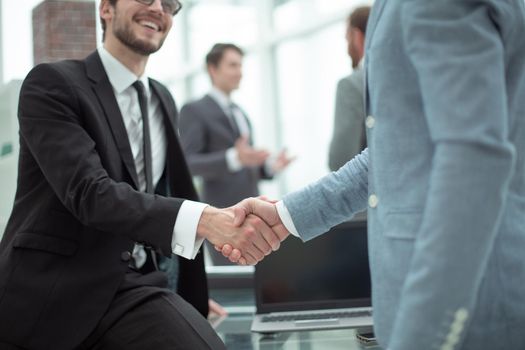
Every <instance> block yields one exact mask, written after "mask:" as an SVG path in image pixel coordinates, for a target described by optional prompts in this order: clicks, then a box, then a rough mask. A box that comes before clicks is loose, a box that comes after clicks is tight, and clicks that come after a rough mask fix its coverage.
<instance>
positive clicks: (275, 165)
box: [271, 148, 295, 174]
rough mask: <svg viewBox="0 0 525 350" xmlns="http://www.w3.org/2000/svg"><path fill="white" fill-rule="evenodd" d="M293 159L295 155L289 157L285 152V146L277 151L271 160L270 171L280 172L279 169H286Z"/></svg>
mask: <svg viewBox="0 0 525 350" xmlns="http://www.w3.org/2000/svg"><path fill="white" fill-rule="evenodd" d="M294 160H295V157H289V156H288V154H287V153H286V148H285V149H283V150H281V152H279V154H278V155H277V157H276V158H275V160H274V161H273V162H272V164H271V167H272V171H273V172H274V173H276V174H277V173H280V172H281V171H283V170H284V169H286V168H287V167H288V165H290V163H291V162H293V161H294Z"/></svg>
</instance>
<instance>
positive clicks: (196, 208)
mask: <svg viewBox="0 0 525 350" xmlns="http://www.w3.org/2000/svg"><path fill="white" fill-rule="evenodd" d="M207 206H208V204H205V203H200V202H194V201H190V200H186V201H184V202H182V205H181V206H180V209H179V213H178V214H177V219H176V220H175V227H174V228H173V236H172V238H171V249H172V251H173V254H177V255H180V256H182V257H184V258H186V259H195V256H196V255H197V252H198V251H199V248H200V247H201V245H202V242H204V238H202V237H197V226H198V225H199V221H200V219H201V215H202V212H203V210H204V208H206V207H207Z"/></svg>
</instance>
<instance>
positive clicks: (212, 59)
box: [206, 43, 244, 67]
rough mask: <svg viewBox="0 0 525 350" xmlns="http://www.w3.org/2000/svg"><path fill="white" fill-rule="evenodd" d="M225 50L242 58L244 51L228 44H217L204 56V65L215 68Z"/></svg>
mask: <svg viewBox="0 0 525 350" xmlns="http://www.w3.org/2000/svg"><path fill="white" fill-rule="evenodd" d="M226 50H235V51H237V52H238V53H239V55H241V56H244V51H242V49H241V48H240V47H238V46H237V45H234V44H230V43H217V44H215V45H213V47H212V48H211V50H210V52H208V54H207V55H206V65H208V66H215V67H217V66H218V65H219V63H220V62H221V60H222V57H223V56H224V52H225V51H226Z"/></svg>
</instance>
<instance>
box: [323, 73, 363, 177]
mask: <svg viewBox="0 0 525 350" xmlns="http://www.w3.org/2000/svg"><path fill="white" fill-rule="evenodd" d="M364 84H365V83H364V74H363V69H362V68H356V69H355V70H354V71H353V73H352V74H350V75H349V76H347V77H344V78H343V79H341V80H339V83H337V92H336V98H335V116H334V131H333V133H332V141H331V142H330V152H329V155H328V166H329V167H330V170H333V171H335V170H337V169H339V168H340V167H342V166H343V165H345V164H346V162H348V161H349V160H350V159H352V158H354V157H355V156H356V155H358V154H359V153H360V152H361V151H362V150H363V149H364V148H365V147H366V136H365V106H364V98H363V96H364V95H363V93H364V92H363V91H364Z"/></svg>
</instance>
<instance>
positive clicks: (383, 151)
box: [224, 0, 525, 350]
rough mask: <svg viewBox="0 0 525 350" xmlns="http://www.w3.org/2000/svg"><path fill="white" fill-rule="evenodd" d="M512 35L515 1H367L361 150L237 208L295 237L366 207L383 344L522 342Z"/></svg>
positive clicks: (519, 29)
mask: <svg viewBox="0 0 525 350" xmlns="http://www.w3.org/2000/svg"><path fill="white" fill-rule="evenodd" d="M524 34H525V3H524V2H523V0H508V1H501V0H480V1H469V0H442V1H427V0H399V1H387V0H376V2H375V3H374V7H373V9H372V12H371V15H370V25H369V27H368V34H367V45H366V62H365V71H366V76H367V89H366V90H365V91H367V111H368V114H369V115H371V117H370V118H372V119H370V120H371V122H370V123H367V132H368V133H367V136H368V149H366V150H365V151H364V152H362V153H361V154H360V155H359V156H357V157H355V158H354V159H353V160H352V161H350V162H349V163H347V164H346V165H345V166H344V167H342V168H341V169H340V170H339V171H337V172H335V173H331V174H329V175H327V176H326V177H324V178H322V179H321V180H319V182H317V183H314V184H312V185H310V186H308V187H306V188H305V189H303V190H301V191H298V192H295V193H292V194H289V195H287V196H285V197H284V199H283V201H281V202H278V203H277V205H276V206H274V205H272V204H270V203H265V202H259V201H257V200H248V201H246V202H244V203H243V204H242V206H240V207H239V208H240V209H239V210H238V212H242V213H247V212H256V213H257V214H258V215H260V216H262V217H263V218H264V220H265V221H267V223H268V224H269V225H271V226H274V227H277V225H281V226H282V225H283V222H284V225H285V226H286V227H287V228H288V230H289V231H290V232H293V233H295V234H299V235H300V237H301V238H302V239H304V240H308V239H311V238H313V237H315V236H316V235H319V234H320V233H322V232H326V231H328V229H329V228H330V227H332V226H334V225H336V224H338V223H340V222H342V221H345V220H348V219H349V218H350V217H351V216H352V215H353V214H354V213H356V212H357V211H359V210H361V209H364V208H365V207H366V206H368V224H369V225H368V233H369V253H370V269H371V272H372V285H373V288H372V289H373V292H372V294H373V296H372V297H373V305H374V328H375V331H376V333H377V337H378V339H379V342H380V344H381V345H382V346H383V347H385V348H387V347H388V349H390V350H423V349H425V350H426V349H443V350H452V349H462V350H489V349H490V350H492V349H525V332H523V330H524V329H525V283H524V281H525V254H524V252H525V225H524V218H525V100H524V96H525V61H524V60H523V57H525V35H524ZM240 219H242V215H241V216H240ZM227 248H228V249H227ZM229 248H231V247H224V253H225V254H228V253H230V252H229V251H228V250H229ZM342 250H343V252H334V254H337V253H344V247H342ZM234 253H235V254H233V253H232V254H233V257H232V259H233V260H236V259H237V258H238V257H239V254H238V252H234ZM328 258H329V257H328Z"/></svg>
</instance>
